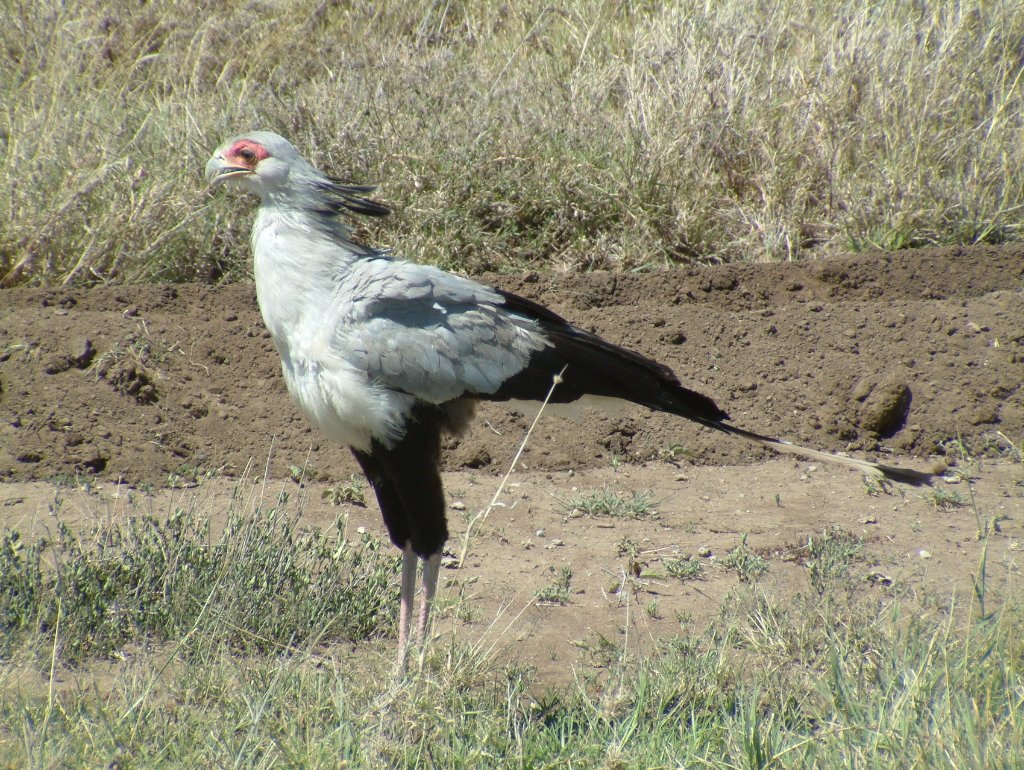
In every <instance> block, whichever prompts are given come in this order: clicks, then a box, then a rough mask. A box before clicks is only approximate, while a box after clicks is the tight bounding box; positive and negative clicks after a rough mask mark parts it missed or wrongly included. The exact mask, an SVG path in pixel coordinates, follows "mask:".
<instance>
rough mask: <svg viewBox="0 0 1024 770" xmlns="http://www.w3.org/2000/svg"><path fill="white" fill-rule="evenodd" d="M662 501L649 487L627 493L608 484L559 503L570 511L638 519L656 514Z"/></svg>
mask: <svg viewBox="0 0 1024 770" xmlns="http://www.w3.org/2000/svg"><path fill="white" fill-rule="evenodd" d="M660 502H661V501H660V500H655V499H654V493H653V492H652V491H650V490H649V489H646V490H636V489H635V490H633V491H631V492H630V493H628V494H625V493H622V492H617V491H615V490H614V489H612V488H611V487H609V486H607V485H606V486H603V487H601V489H600V490H597V491H595V492H588V493H582V492H581V493H579V494H577V495H574V496H573V497H570V498H569V499H568V500H561V501H559V504H560V505H561V507H562V509H563V510H565V511H567V512H569V513H584V514H587V515H589V516H612V517H615V518H626V519H638V518H640V517H642V516H653V515H656V514H657V506H658V504H659V503H660Z"/></svg>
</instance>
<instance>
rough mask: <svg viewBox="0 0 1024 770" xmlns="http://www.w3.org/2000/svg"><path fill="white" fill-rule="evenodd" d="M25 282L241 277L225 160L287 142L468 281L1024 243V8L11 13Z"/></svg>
mask: <svg viewBox="0 0 1024 770" xmlns="http://www.w3.org/2000/svg"><path fill="white" fill-rule="evenodd" d="M5 5H6V6H7V7H8V11H7V12H6V13H5V17H7V18H8V19H9V20H10V21H9V22H8V23H7V24H5V25H3V27H2V29H0V37H2V39H3V46H4V52H5V57H6V60H7V62H8V63H7V64H6V65H5V66H4V67H3V68H0V92H2V93H3V94H4V95H5V96H4V100H3V104H4V110H3V116H4V118H5V120H4V121H3V123H2V124H0V146H2V147H3V155H2V159H0V163H2V170H0V219H2V221H3V223H4V226H3V228H2V230H0V276H2V275H6V276H7V279H6V282H7V283H19V282H30V283H54V282H65V281H83V280H85V281H94V280H111V279H114V280H154V279H156V280H178V279H200V280H204V279H205V280H217V279H220V278H222V277H224V276H227V277H229V278H230V277H235V276H240V275H243V274H244V272H245V270H246V256H245V255H246V253H247V249H246V246H245V240H246V233H247V230H248V221H247V219H246V217H244V216H241V215H240V214H239V211H238V209H239V205H240V204H239V201H238V199H237V198H235V197H233V196H221V198H220V199H217V200H213V199H211V198H209V197H208V196H207V195H206V194H205V191H204V189H203V187H204V185H203V182H202V179H201V169H202V166H203V164H204V163H205V160H206V157H207V156H208V154H209V151H210V150H211V149H212V148H213V147H214V146H216V145H217V144H218V143H219V142H220V141H221V140H222V139H223V138H225V137H226V136H228V135H230V134H233V133H236V132H238V131H240V130H244V129H246V128H250V127H256V126H259V127H265V128H270V129H273V130H277V131H279V132H281V133H283V134H285V135H287V136H288V137H290V138H291V139H292V140H293V141H294V143H295V144H296V145H297V146H299V147H300V148H302V149H303V151H304V152H306V153H307V154H308V155H310V156H311V157H312V159H313V160H314V161H315V162H317V163H320V164H323V165H325V166H327V167H328V168H330V169H331V170H332V171H334V172H336V173H339V174H344V175H348V176H351V177H353V178H356V179H359V180H362V181H378V182H380V183H381V184H382V190H381V195H382V197H383V198H384V199H386V200H387V201H388V202H389V203H391V204H393V205H394V206H395V207H396V209H397V210H398V212H399V214H398V215H397V216H396V217H394V218H392V219H391V220H389V221H386V222H384V223H383V224H380V225H374V227H376V228H378V230H377V231H376V232H374V233H372V235H373V237H374V239H375V241H377V242H383V243H390V244H391V245H393V246H395V247H396V248H398V249H399V250H400V251H401V252H402V253H403V254H405V255H407V256H410V257H412V258H415V259H419V260H425V261H430V262H434V263H439V264H442V265H445V266H449V267H456V268H459V269H463V270H468V271H479V270H482V269H495V270H510V269H519V268H522V267H527V266H529V267H538V268H554V269H589V268H611V269H638V268H643V267H646V266H662V265H667V264H674V263H679V262H690V261H695V262H705V263H710V262H720V261H730V260H738V259H751V260H765V259H787V258H794V257H800V256H805V255H818V254H827V253H831V252H836V251H842V250H849V249H851V248H854V249H864V248H873V247H881V248H899V247H908V246H915V245H923V244H930V243H957V242H964V243H971V242H976V241H998V240H1006V239H1015V238H1019V237H1020V236H1021V233H1022V227H1021V224H1022V205H1024V177H1022V176H1021V175H1020V173H1019V169H1020V168H1021V167H1022V165H1024V125H1022V122H1024V121H1022V117H1021V116H1022V115H1024V78H1022V71H1024V69H1022V68H1024V50H1022V48H1021V43H1020V41H1021V40H1022V39H1024V14H1022V13H1020V11H1019V7H1018V4H1017V3H1016V2H1013V1H1012V0H997V2H992V3H987V2H986V3H981V2H965V3H959V4H950V3H939V2H934V3H914V4H910V3H888V4H883V5H882V6H879V5H877V4H869V3H862V2H852V1H850V0H848V1H847V2H841V1H830V0H792V1H791V2H787V3H783V4H781V5H779V4H762V5H760V6H758V7H752V6H751V5H750V4H748V3H739V2H734V3H715V4H705V3H699V2H679V3H670V4H662V3H651V2H639V1H634V2H622V3H619V2H616V3H609V2H598V0H577V1H576V2H574V3H571V4H568V5H567V6H566V7H564V8H563V9H556V8H555V7H554V6H551V5H549V4H546V3H540V2H530V1H529V0H528V1H527V2H524V3H515V4H509V3H505V2H495V1H494V0H485V2H474V3H469V2H462V1H460V0H452V1H451V2H444V3H441V2H436V1H435V0H430V2H426V1H425V0H412V1H411V2H406V3H384V4H370V3H355V4H350V3H332V2H324V3H321V4H320V5H319V6H317V7H316V9H315V10H314V11H313V12H312V13H310V11H309V8H310V4H308V3H303V2H294V1H292V2H289V1H288V0H282V2H275V3H267V2H263V3H259V2H253V3H248V4H236V3H226V2H202V3H200V2H196V1H195V0H192V1H191V2H186V1H184V0H155V1H154V2H150V3H143V4H129V5H123V6H118V5H114V6H111V5H109V4H105V3H99V2H97V1H96V0H79V1H78V2H71V3H57V2H55V0H42V2H31V3H30V2H25V1H24V0H7V3H6V4H5Z"/></svg>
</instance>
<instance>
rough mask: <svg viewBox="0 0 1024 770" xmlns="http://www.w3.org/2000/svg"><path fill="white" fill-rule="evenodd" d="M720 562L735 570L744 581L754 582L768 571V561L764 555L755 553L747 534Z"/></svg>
mask: <svg viewBox="0 0 1024 770" xmlns="http://www.w3.org/2000/svg"><path fill="white" fill-rule="evenodd" d="M720 564H721V565H722V566H723V567H725V568H726V569H729V570H732V571H733V572H735V573H736V574H737V575H738V576H739V579H740V581H741V582H743V583H752V582H754V581H755V580H757V579H758V578H759V577H761V575H763V574H764V573H765V572H767V571H768V562H767V561H765V559H764V557H762V556H759V555H758V554H756V553H754V551H753V550H752V549H751V548H750V546H748V545H747V536H746V534H744V535H743V537H742V538H741V539H740V544H739V545H738V546H736V547H735V548H733V549H732V550H731V551H729V553H727V554H726V555H725V556H723V557H722V560H721V562H720Z"/></svg>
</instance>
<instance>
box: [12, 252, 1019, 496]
mask: <svg viewBox="0 0 1024 770" xmlns="http://www.w3.org/2000/svg"><path fill="white" fill-rule="evenodd" d="M484 280H485V281H488V282H491V283H493V284H495V285H498V286H500V287H501V288H504V289H508V290H511V291H513V292H516V293H519V294H522V295H524V296H526V297H528V298H531V299H534V300H538V301H540V302H543V303H544V304H546V305H548V306H550V307H551V308H552V309H553V310H555V311H557V312H559V313H561V314H563V315H564V316H566V317H567V318H569V319H570V320H572V321H573V322H575V323H577V324H578V325H580V326H582V327H584V328H588V329H592V330H594V331H596V332H598V333H599V334H601V335H603V336H605V337H607V338H608V339H610V340H612V341H615V342H618V343H621V344H623V345H626V346H628V347H632V348H634V349H636V350H638V351H640V352H642V353H644V354H646V355H649V356H651V357H653V358H656V359H658V360H660V361H663V362H664V363H666V364H668V365H669V366H670V367H672V368H673V369H674V370H675V371H676V372H677V373H678V374H679V376H680V379H681V380H682V381H683V382H684V383H685V384H686V385H687V386H689V387H691V388H694V389H697V390H700V391H702V392H704V393H707V394H708V395H710V396H712V397H713V398H714V399H715V400H716V401H717V402H718V403H719V405H721V406H722V407H723V408H725V409H726V410H727V411H728V412H729V413H730V414H731V416H732V419H733V421H734V422H735V423H736V424H738V425H741V426H744V427H747V428H750V429H752V430H756V431H759V432H762V433H770V434H773V435H778V436H781V437H784V438H787V439H790V440H792V441H796V442H798V443H803V444H807V445H810V446H814V447H819V448H824V449H828V450H865V451H868V452H873V453H888V452H894V453H896V454H900V455H914V456H917V457H924V456H928V455H932V454H942V453H945V452H947V451H948V442H950V441H951V440H953V439H955V438H957V437H960V438H961V439H962V440H963V441H964V442H966V443H967V444H968V445H969V447H970V449H971V450H972V452H974V453H977V454H984V453H986V452H989V453H999V452H1005V451H1006V450H1007V448H1008V446H1009V445H1008V443H1007V441H1012V442H1013V443H1015V444H1016V445H1017V446H1020V445H1021V439H1022V435H1024V394H1022V390H1021V382H1022V380H1024V294H1022V287H1024V246H1022V245H1009V246H1003V247H975V248H970V249H967V248H950V249H927V250H917V251H908V252H901V253H898V254H871V255H863V256H857V257H851V258H844V259H831V260H828V261H822V262H810V263H800V264H781V265H746V266H726V267H714V268H707V269H692V270H674V271H668V272H653V273H646V274H641V275H615V274H601V273H599V274H591V275H563V276H539V275H536V274H527V275H525V276H516V277H509V276H486V277H485V278H484ZM479 413H480V419H478V420H477V421H476V423H475V425H474V427H473V429H472V430H471V431H470V432H469V433H468V434H467V435H466V436H464V437H462V439H460V440H458V441H455V440H452V441H451V442H450V444H449V447H448V450H447V455H446V462H447V465H448V468H449V469H457V468H460V467H472V468H487V467H492V468H494V469H495V470H498V469H501V468H504V467H505V466H506V465H507V462H508V461H509V459H510V458H511V456H512V454H513V453H514V451H515V449H516V447H517V445H518V444H519V442H520V440H521V438H522V435H523V430H524V429H525V426H526V425H527V420H526V419H525V418H524V417H523V416H522V415H519V414H516V413H511V414H510V413H509V412H508V410H507V408H505V407H503V406H501V405H485V406H483V407H481V409H480V410H479ZM271 447H272V448H273V451H272V456H271V460H270V469H271V473H272V474H273V475H277V476H280V475H285V474H287V472H288V468H289V467H290V466H292V465H297V466H302V465H304V464H305V463H306V462H307V461H308V462H309V463H310V464H311V465H312V466H313V468H314V469H315V470H316V471H317V472H318V473H319V475H320V476H321V478H325V479H333V478H347V476H348V475H349V474H350V473H352V472H354V471H355V470H356V466H355V464H354V463H353V462H352V461H351V459H350V458H349V456H348V453H347V451H346V450H342V449H340V448H338V447H334V446H331V445H330V444H329V443H328V442H327V441H326V440H325V439H323V438H322V437H321V436H320V435H318V434H316V433H315V432H313V431H311V429H310V428H309V426H308V425H307V424H306V422H305V420H304V419H303V418H302V416H301V415H300V414H299V413H298V412H297V410H296V409H295V408H294V407H293V406H292V404H291V402H290V401H289V398H288V395H287V393H286V392H285V388H284V384H283V382H282V379H281V376H280V371H279V362H278V358H277V354H276V353H275V351H274V349H273V346H272V344H271V341H270V338H269V334H268V333H267V331H266V329H265V328H264V327H263V325H262V323H261V321H260V317H259V312H258V309H257V307H256V303H255V298H254V294H253V287H252V286H251V285H249V284H242V285H231V286H220V287H210V286H194V285H173V286H117V287H97V288H92V289H84V290H52V289H45V290H39V289H11V290H6V291H2V292H0V478H7V479H11V480H29V479H48V478H53V477H58V476H70V475H73V474H76V473H77V474H94V475H98V476H100V477H103V478H123V479H125V480H127V481H130V482H136V483H139V482H149V483H161V482H163V481H165V480H166V479H167V477H168V474H171V473H183V474H186V475H188V474H193V473H197V472H201V471H202V470H203V469H214V468H217V469H221V470H222V472H224V473H227V474H237V473H239V472H241V471H242V470H243V469H244V467H245V466H246V464H247V463H249V462H250V461H253V462H255V463H256V464H257V465H258V466H259V467H262V466H263V464H264V463H265V462H266V461H267V457H268V454H271V452H270V450H271ZM667 455H671V456H673V457H675V458H676V459H677V460H683V459H685V460H688V461H691V462H694V463H699V464H736V463H744V462H749V461H752V460H754V459H758V458H761V457H763V456H764V455H763V453H762V452H761V450H758V449H757V448H754V447H751V446H749V445H747V444H745V443H744V442H742V441H739V440H735V439H729V438H727V437H723V436H721V435H718V434H714V433H712V432H710V431H708V430H705V429H700V428H696V427H694V426H692V425H689V424H682V423H681V422H680V421H679V420H674V419H669V418H666V417H664V416H662V415H652V414H648V413H646V412H644V411H642V410H639V409H637V410H628V411H627V412H625V413H624V414H622V415H607V414H596V413H588V414H585V415H584V416H583V418H582V420H581V421H579V422H577V423H566V422H562V421H561V420H560V419H559V418H545V420H544V421H542V423H541V426H540V428H539V430H538V432H537V433H536V434H535V435H534V437H533V439H532V440H531V442H530V445H529V446H528V448H527V452H526V454H525V455H524V462H525V463H526V466H527V467H529V468H531V469H533V470H540V469H551V470H554V469H563V468H570V467H572V468H583V467H595V466H599V465H606V464H608V463H609V462H610V460H611V458H612V457H613V456H615V457H619V458H621V459H623V460H639V459H646V458H650V457H656V456H663V457H664V456H667Z"/></svg>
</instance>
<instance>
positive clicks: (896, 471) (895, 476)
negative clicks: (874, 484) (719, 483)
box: [691, 418, 934, 487]
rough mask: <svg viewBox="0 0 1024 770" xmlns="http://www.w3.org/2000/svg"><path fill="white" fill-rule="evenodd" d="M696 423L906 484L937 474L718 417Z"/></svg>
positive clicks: (922, 481)
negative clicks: (786, 437)
mask: <svg viewBox="0 0 1024 770" xmlns="http://www.w3.org/2000/svg"><path fill="white" fill-rule="evenodd" d="M691 419H693V418H691ZM696 422H699V423H700V424H701V425H704V426H706V427H708V428H712V429H714V430H717V431H721V432H722V433H728V434H729V435H731V436H739V437H741V438H745V439H747V440H748V441H753V442H754V443H757V444H761V445H763V446H767V447H770V448H771V449H774V450H775V451H776V452H785V453H787V454H794V455H800V456H801V457H806V458H809V459H812V460H824V461H825V462H830V463H838V464H840V465H846V466H849V467H851V468H856V469H857V470H860V471H864V472H867V473H880V474H882V475H883V476H885V477H886V478H887V479H891V480H892V481H900V482H903V483H904V484H910V485H912V486H915V487H919V486H923V485H928V484H931V483H932V479H933V477H934V474H932V473H927V472H924V471H915V470H912V469H910V468H897V467H896V466H894V465H883V464H882V463H876V462H872V461H871V460H860V459H857V458H856V457H847V456H846V455H839V454H832V453H831V452H822V451H820V450H818V449H811V448H809V447H805V446H800V445H799V444H792V443H790V442H789V441H784V440H783V439H780V438H773V437H772V436H763V435H761V434H760V433H754V432H753V431H749V430H744V429H743V428H737V427H736V426H735V425H729V424H728V423H723V422H717V421H714V420H703V419H699V418H698V419H697V420H696Z"/></svg>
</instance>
